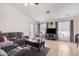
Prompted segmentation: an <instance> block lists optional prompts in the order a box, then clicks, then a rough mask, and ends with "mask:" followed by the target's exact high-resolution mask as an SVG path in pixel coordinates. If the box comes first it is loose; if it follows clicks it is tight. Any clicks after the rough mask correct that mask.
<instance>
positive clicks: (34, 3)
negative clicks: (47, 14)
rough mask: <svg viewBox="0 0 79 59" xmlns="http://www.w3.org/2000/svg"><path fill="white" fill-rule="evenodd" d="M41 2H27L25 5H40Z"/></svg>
mask: <svg viewBox="0 0 79 59" xmlns="http://www.w3.org/2000/svg"><path fill="white" fill-rule="evenodd" d="M38 4H39V3H25V4H24V5H25V6H28V5H30V6H33V5H38Z"/></svg>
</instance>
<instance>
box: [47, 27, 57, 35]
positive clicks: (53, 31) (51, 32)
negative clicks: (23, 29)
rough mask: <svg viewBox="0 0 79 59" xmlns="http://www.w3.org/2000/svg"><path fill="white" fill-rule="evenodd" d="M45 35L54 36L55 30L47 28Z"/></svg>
mask: <svg viewBox="0 0 79 59" xmlns="http://www.w3.org/2000/svg"><path fill="white" fill-rule="evenodd" d="M47 33H48V34H56V29H55V28H48V29H47Z"/></svg>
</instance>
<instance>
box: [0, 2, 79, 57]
mask: <svg viewBox="0 0 79 59" xmlns="http://www.w3.org/2000/svg"><path fill="white" fill-rule="evenodd" d="M0 7H1V8H0V15H1V16H0V31H1V33H0V36H3V37H4V40H2V37H1V40H0V48H1V51H2V50H3V52H5V53H4V54H3V55H5V56H6V55H7V56H63V55H66V56H78V55H79V54H78V51H77V49H78V47H77V43H78V41H77V39H75V38H76V37H75V36H76V35H77V34H78V32H79V26H78V25H79V23H78V22H79V15H78V13H79V10H78V9H77V8H79V4H78V3H76V4H74V3H73V4H71V3H66V4H64V3H60V4H59V3H1V4H0ZM62 22H64V23H62ZM65 22H68V23H65ZM60 23H61V24H62V25H63V26H62V25H61V24H60ZM59 27H60V28H59ZM67 28H68V29H67ZM59 29H60V30H59ZM60 32H61V33H60ZM67 32H68V34H67ZM63 33H64V34H63ZM65 34H67V35H68V36H67V38H66V37H65V36H66V35H65ZM59 38H60V39H59ZM20 39H23V40H20ZM36 39H37V40H36ZM61 39H63V40H61ZM65 39H69V40H67V41H66V40H65ZM6 40H8V41H7V42H6ZM29 40H31V42H30V41H29ZM33 40H34V41H35V42H34V41H33ZM36 41H37V42H38V43H37V42H36ZM4 42H5V43H4ZM39 42H40V43H39ZM42 46H43V47H42ZM78 46H79V45H78ZM62 51H63V52H62ZM1 54H2V53H0V55H1ZM3 55H2V56H3Z"/></svg>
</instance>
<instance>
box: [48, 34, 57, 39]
mask: <svg viewBox="0 0 79 59" xmlns="http://www.w3.org/2000/svg"><path fill="white" fill-rule="evenodd" d="M47 39H49V40H56V34H47Z"/></svg>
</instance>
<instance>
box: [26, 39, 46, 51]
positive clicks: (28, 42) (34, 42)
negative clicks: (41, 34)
mask: <svg viewBox="0 0 79 59" xmlns="http://www.w3.org/2000/svg"><path fill="white" fill-rule="evenodd" d="M27 45H30V46H33V47H36V48H37V49H38V52H40V48H41V47H42V46H43V47H45V41H42V40H41V41H39V40H30V39H29V40H26V41H25V46H27Z"/></svg>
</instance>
